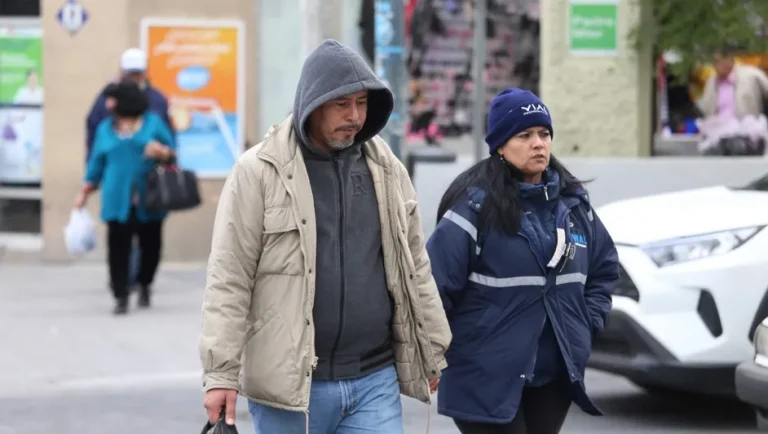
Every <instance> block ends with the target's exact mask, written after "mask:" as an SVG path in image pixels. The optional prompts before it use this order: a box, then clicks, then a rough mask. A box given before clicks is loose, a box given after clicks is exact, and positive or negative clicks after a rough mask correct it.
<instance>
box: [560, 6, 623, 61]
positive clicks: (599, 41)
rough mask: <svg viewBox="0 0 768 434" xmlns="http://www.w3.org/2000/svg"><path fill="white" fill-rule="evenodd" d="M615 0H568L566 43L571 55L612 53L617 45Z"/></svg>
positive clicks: (613, 53) (614, 52)
mask: <svg viewBox="0 0 768 434" xmlns="http://www.w3.org/2000/svg"><path fill="white" fill-rule="evenodd" d="M617 23H618V11H617V5H616V0H571V2H570V14H569V29H568V47H569V49H570V52H571V54H575V55H615V54H616V51H617V49H618V31H617Z"/></svg>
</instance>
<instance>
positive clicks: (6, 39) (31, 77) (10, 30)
mask: <svg viewBox="0 0 768 434" xmlns="http://www.w3.org/2000/svg"><path fill="white" fill-rule="evenodd" d="M0 4H1V5H2V8H0V12H2V14H3V15H4V16H2V17H0V235H2V233H8V232H11V233H40V217H41V216H40V210H41V208H42V207H41V203H40V197H41V181H42V150H43V146H42V135H43V88H44V86H43V69H42V66H43V65H42V31H41V28H40V22H39V19H37V18H34V16H30V15H33V14H37V15H39V2H37V1H35V2H29V1H24V0H21V1H20V0H10V1H9V0H2V1H0ZM9 14H10V15H13V17H8V15H9ZM0 244H2V237H1V236H0Z"/></svg>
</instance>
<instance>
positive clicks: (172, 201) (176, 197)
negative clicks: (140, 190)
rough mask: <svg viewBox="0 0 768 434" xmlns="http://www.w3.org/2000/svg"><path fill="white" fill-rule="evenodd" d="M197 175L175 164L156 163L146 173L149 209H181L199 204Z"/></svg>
mask: <svg viewBox="0 0 768 434" xmlns="http://www.w3.org/2000/svg"><path fill="white" fill-rule="evenodd" d="M200 203H201V200H200V191H199V189H198V185H197V175H195V173H194V172H192V171H189V170H182V169H180V168H178V167H176V166H164V165H158V166H157V167H155V169H154V170H152V171H150V172H149V175H147V197H146V203H145V206H146V208H147V210H149V211H182V210H187V209H192V208H195V207H197V206H198V205H200Z"/></svg>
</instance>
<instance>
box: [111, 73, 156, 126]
mask: <svg viewBox="0 0 768 434" xmlns="http://www.w3.org/2000/svg"><path fill="white" fill-rule="evenodd" d="M105 95H106V96H108V97H112V98H114V99H115V108H114V109H113V113H114V114H115V116H117V117H121V118H138V117H139V116H141V115H143V114H144V112H145V111H147V109H149V99H148V98H147V95H146V94H145V93H144V91H142V90H141V88H139V85H137V84H136V83H134V82H132V81H122V82H120V83H117V84H115V85H113V86H109V87H108V88H107V90H106V91H105Z"/></svg>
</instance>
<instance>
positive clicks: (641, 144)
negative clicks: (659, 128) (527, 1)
mask: <svg viewBox="0 0 768 434" xmlns="http://www.w3.org/2000/svg"><path fill="white" fill-rule="evenodd" d="M637 3H638V2H636V1H634V0H619V4H618V13H619V23H618V24H619V32H620V33H621V35H620V36H621V37H620V40H619V44H620V45H619V51H618V55H617V56H615V57H583V56H579V57H575V56H571V55H570V54H569V51H568V10H569V0H541V11H542V13H541V79H540V84H539V86H540V92H541V97H542V99H543V100H544V102H545V103H546V104H547V106H548V107H549V109H550V111H551V112H552V117H553V121H554V125H555V137H556V138H557V141H558V146H559V147H560V148H559V150H558V155H561V156H565V155H578V156H623V157H629V156H644V155H649V153H650V146H651V126H652V121H651V114H652V112H651V101H652V94H653V89H652V77H653V76H652V73H653V71H652V57H651V55H650V52H649V51H648V50H647V49H646V50H643V51H641V52H637V51H636V50H634V47H632V46H631V45H630V44H628V42H627V39H626V34H627V33H628V32H629V31H630V30H631V29H632V28H633V26H634V25H635V24H636V23H637V22H638V21H639V20H640V19H641V12H642V13H645V12H646V11H641V10H640V9H639V8H638V7H637Z"/></svg>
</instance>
